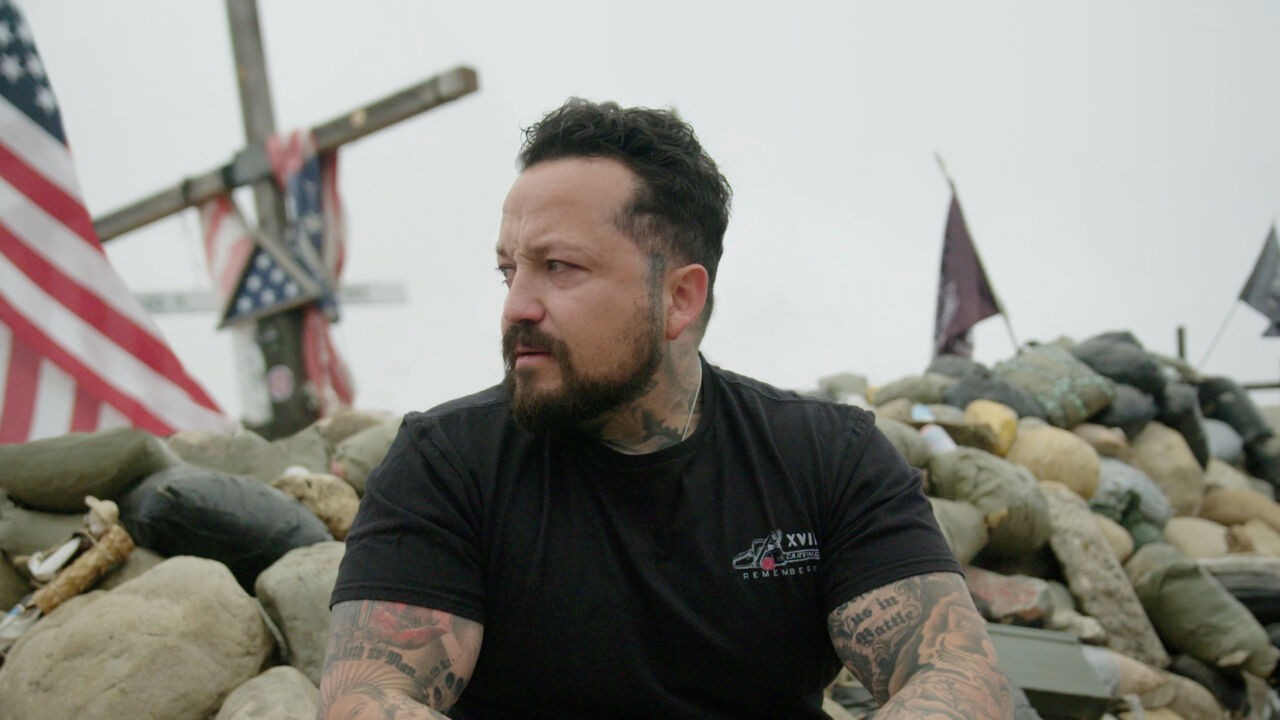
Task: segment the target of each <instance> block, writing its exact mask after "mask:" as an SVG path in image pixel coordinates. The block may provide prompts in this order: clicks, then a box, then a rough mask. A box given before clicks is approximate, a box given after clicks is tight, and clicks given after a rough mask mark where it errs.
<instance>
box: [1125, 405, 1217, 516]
mask: <svg viewBox="0 0 1280 720" xmlns="http://www.w3.org/2000/svg"><path fill="white" fill-rule="evenodd" d="M1133 452H1134V465H1136V466H1137V467H1138V468H1139V469H1140V470H1142V471H1143V472H1145V473H1146V474H1147V476H1148V477H1150V478H1151V479H1152V480H1154V481H1155V482H1156V484H1157V485H1159V486H1160V489H1161V490H1164V494H1165V495H1166V496H1167V497H1168V498H1169V504H1170V505H1171V506H1172V507H1173V514H1174V515H1196V514H1197V513H1198V512H1199V511H1200V500H1201V497H1202V496H1203V495H1204V470H1202V469H1201V468H1200V463H1199V462H1198V461H1197V460H1196V458H1195V455H1192V454H1191V449H1190V448H1188V447H1187V441H1186V440H1184V439H1183V437H1182V435H1180V434H1179V433H1178V432H1177V431H1176V430H1172V429H1170V428H1168V427H1165V426H1164V425H1161V424H1160V423H1158V422H1150V423H1147V427H1146V428H1144V429H1143V431H1142V432H1141V433H1140V434H1139V435H1138V437H1136V438H1134V440H1133Z"/></svg>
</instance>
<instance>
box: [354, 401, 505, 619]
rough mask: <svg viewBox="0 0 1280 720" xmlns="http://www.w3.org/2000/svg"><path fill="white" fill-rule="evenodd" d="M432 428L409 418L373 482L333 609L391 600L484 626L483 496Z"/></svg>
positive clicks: (356, 523)
mask: <svg viewBox="0 0 1280 720" xmlns="http://www.w3.org/2000/svg"><path fill="white" fill-rule="evenodd" d="M432 427H433V425H431V423H430V421H429V420H423V419H421V418H418V419H416V420H415V416H414V415H410V416H408V417H407V418H406V420H405V422H404V423H402V424H401V426H400V430H399V432H398V433H397V435H396V438H395V440H394V441H393V442H392V444H391V448H390V449H389V450H388V451H387V454H386V456H385V457H384V458H383V460H382V462H381V463H380V464H379V465H378V466H377V467H376V468H375V469H374V470H373V472H372V473H370V475H369V477H368V479H367V480H366V481H365V494H364V497H363V498H362V499H361V501H360V509H359V511H358V512H357V513H356V517H355V520H354V522H353V523H352V526H351V532H350V533H349V534H348V535H347V540H346V546H347V547H346V554H345V555H344V556H343V558H342V564H341V566H340V567H339V570H338V580H337V583H336V584H335V585H334V589H333V594H332V596H331V597H330V603H331V604H332V603H338V602H342V601H345V600H386V601H392V602H403V603H408V604H411V605H418V606H421V607H429V608H433V609H436V610H442V611H444V612H448V613H452V614H455V615H459V616H462V617H465V618H468V619H470V620H475V621H477V622H481V623H483V622H484V582H483V576H482V573H481V568H480V551H479V545H480V544H479V532H480V530H479V528H480V523H479V512H478V508H479V506H480V499H479V495H478V491H477V490H476V487H475V484H474V482H470V481H469V476H468V475H467V473H466V471H465V470H464V468H463V467H462V464H461V462H459V461H458V458H457V456H456V455H455V454H454V453H453V452H451V450H450V449H449V447H448V445H447V444H446V442H445V441H444V440H443V438H441V437H440V435H439V433H438V432H434V433H433V432H432V431H431V429H432Z"/></svg>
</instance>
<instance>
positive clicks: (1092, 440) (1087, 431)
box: [1071, 423, 1133, 462]
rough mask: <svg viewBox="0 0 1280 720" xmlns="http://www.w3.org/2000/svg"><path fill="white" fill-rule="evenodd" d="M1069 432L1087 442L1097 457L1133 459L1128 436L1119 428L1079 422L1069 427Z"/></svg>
mask: <svg viewBox="0 0 1280 720" xmlns="http://www.w3.org/2000/svg"><path fill="white" fill-rule="evenodd" d="M1071 432H1073V433H1075V434H1076V435H1078V436H1079V437H1080V439H1081V440H1084V441H1085V442H1087V443H1089V446H1090V447H1092V448H1093V450H1094V452H1096V453H1098V456H1099V457H1109V458H1115V459H1117V460H1122V461H1124V462H1132V461H1133V448H1132V447H1130V446H1129V438H1127V437H1125V434H1124V431H1123V430H1121V429H1120V428H1113V427H1107V426H1105V425H1099V424H1097V423H1080V424H1079V425H1077V426H1075V427H1073V428H1071Z"/></svg>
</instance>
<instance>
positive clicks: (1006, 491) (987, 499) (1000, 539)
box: [929, 447, 1049, 555]
mask: <svg viewBox="0 0 1280 720" xmlns="http://www.w3.org/2000/svg"><path fill="white" fill-rule="evenodd" d="M929 478H930V480H931V481H932V486H933V494H934V495H936V496H938V497H942V498H946V499H948V500H964V501H966V502H971V503H973V504H974V506H975V507H977V508H978V509H979V510H981V511H982V513H983V515H984V516H985V518H986V521H987V530H988V535H989V537H988V539H987V547H988V548H989V549H990V550H992V551H993V552H996V553H998V554H1001V555H1023V554H1026V553H1029V552H1033V551H1035V550H1037V549H1039V548H1040V547H1042V546H1043V545H1044V544H1045V542H1046V541H1047V540H1048V539H1049V508H1048V505H1047V504H1046V503H1045V499H1044V495H1043V494H1041V492H1040V487H1039V485H1038V484H1037V482H1036V480H1035V478H1034V477H1033V476H1032V475H1031V473H1029V472H1027V470H1026V469H1025V468H1022V467H1019V466H1017V465H1015V464H1013V463H1011V462H1008V461H1006V460H1003V459H1001V458H998V457H996V456H995V455H992V454H990V453H986V452H982V451H981V450H976V449H974V448H968V447H961V448H957V449H955V450H952V451H951V452H945V453H938V454H935V455H934V456H933V458H932V459H931V460H930V461H929Z"/></svg>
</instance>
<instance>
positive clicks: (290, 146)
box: [200, 132, 355, 416]
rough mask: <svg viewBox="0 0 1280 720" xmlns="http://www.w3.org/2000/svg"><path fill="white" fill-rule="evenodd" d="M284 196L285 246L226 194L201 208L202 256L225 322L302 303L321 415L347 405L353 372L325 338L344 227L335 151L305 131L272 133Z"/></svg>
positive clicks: (305, 346) (333, 310)
mask: <svg viewBox="0 0 1280 720" xmlns="http://www.w3.org/2000/svg"><path fill="white" fill-rule="evenodd" d="M266 150H267V157H268V159H269V161H270V163H271V167H272V171H273V173H274V174H275V177H276V182H277V183H278V184H279V185H280V188H281V190H282V191H283V192H284V195H285V209H286V214H287V218H288V222H287V223H286V227H285V238H284V240H285V243H284V245H285V248H284V249H283V251H282V250H280V249H278V248H270V247H269V246H268V245H267V244H266V243H263V242H260V241H259V240H257V239H256V238H255V236H254V235H253V234H252V232H251V231H250V230H249V229H248V227H247V225H246V224H245V222H244V219H243V217H242V216H241V214H240V212H239V210H238V209H237V208H236V206H235V203H234V201H233V200H232V199H231V198H230V197H229V196H223V197H219V198H215V199H213V200H210V201H208V202H206V203H205V204H204V205H202V206H201V209H200V214H201V223H202V226H203V228H204V242H205V256H206V258H207V260H208V267H209V273H210V276H211V277H212V279H213V283H214V289H215V291H216V292H217V293H218V294H219V298H220V300H221V302H222V303H223V306H224V308H225V309H224V311H223V320H222V325H223V326H227V325H233V324H239V323H242V322H245V321H248V320H253V319H257V318H261V317H265V316H268V315H272V314H274V313H278V312H281V311H283V310H286V309H288V308H291V307H295V306H298V305H303V304H306V305H308V307H307V308H306V309H305V311H304V319H303V327H302V359H303V373H304V376H305V380H306V382H307V383H308V385H309V387H310V389H311V391H312V392H313V393H314V394H315V397H316V401H317V403H318V405H319V409H320V414H321V415H322V416H323V415H328V414H330V413H332V412H333V411H334V410H336V409H338V408H339V407H341V406H350V405H351V403H352V400H353V398H354V394H355V388H354V382H353V381H352V378H351V373H350V371H349V370H348V368H347V366H346V364H345V363H344V362H343V360H342V356H341V354H340V353H339V352H338V349H337V347H336V346H335V345H334V343H333V338H332V337H331V335H330V327H329V326H330V323H331V322H336V321H337V319H338V302H337V295H336V291H337V286H338V277H339V274H340V273H341V271H342V265H343V260H344V255H345V245H346V242H345V232H344V230H345V228H344V221H343V217H342V206H341V203H340V201H339V199H338V189H337V185H338V182H337V156H336V154H334V153H328V154H325V155H319V154H317V153H316V150H315V143H314V140H313V139H312V138H311V135H310V133H305V132H293V133H289V134H286V135H275V136H272V137H271V138H270V139H268V141H267V143H266Z"/></svg>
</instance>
